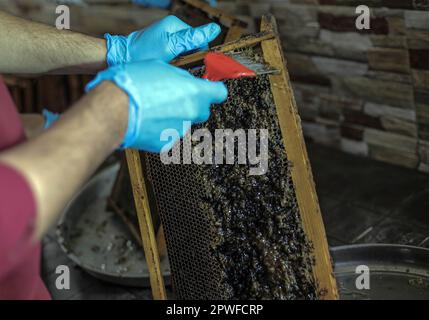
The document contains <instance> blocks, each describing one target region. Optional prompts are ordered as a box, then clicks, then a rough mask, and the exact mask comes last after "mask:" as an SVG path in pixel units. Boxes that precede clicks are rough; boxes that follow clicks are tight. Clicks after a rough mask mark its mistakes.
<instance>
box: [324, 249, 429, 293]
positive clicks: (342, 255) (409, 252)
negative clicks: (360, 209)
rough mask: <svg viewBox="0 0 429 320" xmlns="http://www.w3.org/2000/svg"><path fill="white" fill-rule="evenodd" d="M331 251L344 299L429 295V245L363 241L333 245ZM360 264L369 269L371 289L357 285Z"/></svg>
mask: <svg viewBox="0 0 429 320" xmlns="http://www.w3.org/2000/svg"><path fill="white" fill-rule="evenodd" d="M331 255H332V259H333V261H334V270H335V276H336V279H337V283H338V287H339V290H340V296H341V299H343V300H362V299H368V300H380V299H389V300H397V299H412V300H427V299H429V250H428V249H424V248H418V247H411V246H403V245H389V244H362V245H352V246H342V247H335V248H332V249H331ZM358 266H366V267H367V268H368V270H369V290H366V289H363V290H359V289H358V286H357V285H356V280H357V279H358V277H359V276H360V275H361V273H357V272H356V269H357V267H358ZM358 282H359V281H358Z"/></svg>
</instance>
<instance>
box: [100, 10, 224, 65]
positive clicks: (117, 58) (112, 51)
mask: <svg viewBox="0 0 429 320" xmlns="http://www.w3.org/2000/svg"><path fill="white" fill-rule="evenodd" d="M220 32H221V29H220V27H219V25H217V24H216V23H209V24H207V25H204V26H201V27H197V28H192V27H191V26H190V25H188V24H186V23H185V22H183V21H182V20H180V19H179V18H177V17H175V16H168V17H165V18H164V19H162V20H160V21H158V22H157V23H155V24H153V25H151V26H149V27H148V28H146V29H144V30H140V31H135V32H133V33H131V34H130V35H128V36H112V35H110V34H108V33H107V34H105V35H104V37H105V39H106V41H107V64H108V65H109V66H114V65H118V64H123V63H130V62H137V61H142V60H151V59H157V60H162V61H165V62H170V61H171V60H173V59H174V58H176V57H177V56H179V55H181V54H183V53H186V52H189V51H193V50H196V49H204V48H207V46H208V44H209V42H210V41H212V40H214V39H215V38H216V37H217V36H218V35H219V34H220Z"/></svg>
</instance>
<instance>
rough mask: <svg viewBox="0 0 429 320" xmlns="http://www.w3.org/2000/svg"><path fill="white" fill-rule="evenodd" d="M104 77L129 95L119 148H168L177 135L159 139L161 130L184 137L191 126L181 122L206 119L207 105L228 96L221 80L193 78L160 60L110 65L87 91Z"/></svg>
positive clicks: (90, 84) (163, 149) (152, 149)
mask: <svg viewBox="0 0 429 320" xmlns="http://www.w3.org/2000/svg"><path fill="white" fill-rule="evenodd" d="M105 80H110V81H113V82H114V83H115V84H116V85H117V86H118V87H119V88H121V89H122V90H124V91H125V92H126V93H127V94H128V96H129V101H130V102H129V117H128V127H127V131H126V134H125V138H124V140H123V143H122V145H121V148H134V149H139V150H145V151H149V152H161V151H167V150H169V149H171V148H172V147H173V145H174V143H175V142H176V140H177V139H178V138H179V137H176V139H174V138H173V139H172V140H171V141H161V133H164V134H165V133H166V132H165V131H164V130H166V129H174V130H177V131H175V132H177V133H178V135H179V136H180V137H183V136H184V135H185V134H186V131H187V130H188V129H189V127H190V126H187V127H185V128H183V127H184V121H189V122H190V123H191V124H194V123H199V122H204V121H206V120H207V119H208V118H209V116H210V105H211V104H212V103H221V102H223V101H224V100H225V99H226V98H227V95H228V92H227V89H226V87H225V85H224V84H223V83H222V82H210V81H207V80H203V79H199V78H195V77H193V76H192V75H191V74H189V73H188V72H186V71H185V70H182V69H179V68H176V67H173V66H171V65H169V64H168V63H166V62H163V61H159V60H148V61H143V62H137V63H131V64H123V65H118V66H114V67H111V68H109V69H107V70H105V71H102V72H100V73H99V74H98V75H97V77H96V78H95V79H94V80H93V81H92V82H90V83H89V84H88V86H87V88H86V90H87V91H89V90H92V89H93V88H94V87H96V86H97V85H98V84H99V83H100V82H102V81H105Z"/></svg>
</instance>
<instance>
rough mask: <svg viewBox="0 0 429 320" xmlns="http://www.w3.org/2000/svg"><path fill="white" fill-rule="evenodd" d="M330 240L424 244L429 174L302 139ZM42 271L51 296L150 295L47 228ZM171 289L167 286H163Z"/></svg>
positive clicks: (428, 227) (428, 228)
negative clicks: (74, 258)
mask: <svg viewBox="0 0 429 320" xmlns="http://www.w3.org/2000/svg"><path fill="white" fill-rule="evenodd" d="M308 152H309V156H310V161H311V163H312V167H313V174H314V179H315V182H316V187H317V191H318V195H319V201H320V205H321V210H322V213H323V218H324V222H325V227H326V230H327V234H328V242H329V244H330V246H339V245H346V244H357V243H392V244H408V245H415V246H422V247H426V248H429V175H426V174H422V173H419V172H416V171H412V170H408V169H403V168H400V167H396V166H391V165H387V164H384V163H380V162H376V161H372V160H368V159H365V158H360V157H355V156H350V155H347V154H344V153H342V152H339V151H336V150H332V149H329V148H326V147H321V146H318V145H314V144H309V145H308ZM43 245H44V246H43V259H42V276H43V279H44V281H45V283H46V285H47V287H48V289H49V290H50V292H51V294H52V297H53V298H54V299H150V297H151V294H150V291H149V290H147V289H139V288H131V287H121V286H116V285H110V284H107V283H104V282H102V281H99V280H97V279H95V278H93V277H92V276H90V275H88V274H87V273H85V272H83V271H82V270H80V269H79V268H78V267H76V266H74V265H73V263H72V262H71V261H70V260H69V259H68V258H67V256H65V254H63V253H62V251H61V250H60V248H59V247H58V245H57V243H56V240H55V235H54V233H53V232H51V233H49V234H48V235H47V236H46V237H45V239H44V242H43ZM58 265H68V266H69V267H70V280H71V284H70V290H57V289H56V287H55V279H56V278H57V276H58V275H57V274H55V269H56V267H57V266H58ZM169 294H170V295H171V292H169Z"/></svg>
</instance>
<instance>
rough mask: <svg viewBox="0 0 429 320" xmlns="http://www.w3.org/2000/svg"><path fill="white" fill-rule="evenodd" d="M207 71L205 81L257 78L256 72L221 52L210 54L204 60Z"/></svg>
mask: <svg viewBox="0 0 429 320" xmlns="http://www.w3.org/2000/svg"><path fill="white" fill-rule="evenodd" d="M204 64H205V66H206V71H205V73H204V75H203V79H208V80H210V81H222V80H227V79H237V78H242V77H256V72H255V71H253V70H250V69H249V68H247V67H246V66H244V65H242V64H241V63H239V62H238V61H236V60H234V59H232V58H230V57H228V56H226V55H225V54H223V53H221V52H209V53H207V54H206V56H205V58H204Z"/></svg>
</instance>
